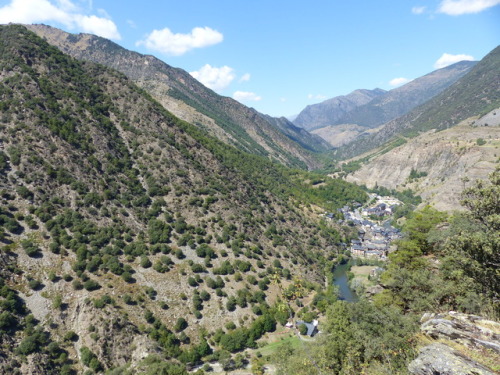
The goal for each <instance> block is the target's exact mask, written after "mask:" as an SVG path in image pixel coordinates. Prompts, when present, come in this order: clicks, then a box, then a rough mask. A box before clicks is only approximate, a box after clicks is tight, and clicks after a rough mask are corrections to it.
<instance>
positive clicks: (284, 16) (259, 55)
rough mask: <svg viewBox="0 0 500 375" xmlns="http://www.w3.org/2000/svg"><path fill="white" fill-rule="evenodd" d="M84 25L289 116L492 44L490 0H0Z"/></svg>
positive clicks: (497, 0) (11, 17)
mask: <svg viewBox="0 0 500 375" xmlns="http://www.w3.org/2000/svg"><path fill="white" fill-rule="evenodd" d="M9 22H21V23H45V24H48V25H52V26H55V27H59V28H61V29H64V30H66V31H69V32H74V33H77V32H89V33H93V34H98V35H101V36H104V37H107V38H109V39H112V40H114V41H115V42H117V43H118V44H120V45H122V46H123V47H125V48H128V49H131V50H134V51H138V52H141V53H145V54H152V55H154V56H156V57H158V58H160V59H161V60H163V61H165V62H166V63H168V64H169V65H172V66H175V67H179V68H182V69H184V70H186V71H188V72H190V73H192V74H193V76H194V77H196V78H197V79H198V80H200V81H201V82H203V83H205V84H206V85H207V86H209V87H211V88H212V89H214V90H215V91H217V92H218V93H220V94H221V95H225V96H231V97H234V98H235V99H237V100H240V101H241V102H242V103H244V104H246V105H248V106H250V107H254V108H256V109H257V110H259V111H260V112H263V113H266V114H270V115H273V116H290V115H294V114H297V113H299V112H300V111H301V110H302V109H303V108H304V107H305V106H307V105H309V104H314V103H318V102H321V101H323V100H325V99H327V98H331V97H334V96H338V95H345V94H348V93H349V92H351V91H353V90H355V89H359V88H366V89H373V88H376V87H380V88H383V89H386V90H388V89H391V88H393V87H396V85H398V84H403V83H404V82H406V81H407V80H410V79H413V78H417V77H420V76H422V75H424V74H427V73H429V72H431V71H433V70H435V69H436V68H438V67H442V66H445V65H446V64H449V63H451V62H455V61H458V60H460V59H472V58H473V59H475V60H480V59H481V58H483V57H484V56H485V55H486V54H487V53H488V52H490V51H491V50H492V49H493V48H495V47H496V46H497V45H498V44H499V40H500V0H390V1H389V0H376V1H374V0H365V1H358V0H343V1H340V0H311V1H308V2H305V1H295V0H288V1H282V0H267V1H264V0H252V1H244V0H231V1H229V0H176V1H170V0H164V1H147V0H145V1H141V2H139V1H116V0H114V1H112V0H0V23H9Z"/></svg>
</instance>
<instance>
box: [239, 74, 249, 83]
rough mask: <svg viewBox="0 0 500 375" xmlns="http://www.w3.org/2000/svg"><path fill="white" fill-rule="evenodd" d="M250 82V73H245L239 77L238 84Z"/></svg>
mask: <svg viewBox="0 0 500 375" xmlns="http://www.w3.org/2000/svg"><path fill="white" fill-rule="evenodd" d="M248 81H250V73H245V74H243V75H242V76H241V78H240V79H239V81H238V82H248Z"/></svg>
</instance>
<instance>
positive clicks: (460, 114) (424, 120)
mask: <svg viewBox="0 0 500 375" xmlns="http://www.w3.org/2000/svg"><path fill="white" fill-rule="evenodd" d="M498 106H500V47H497V48H495V49H494V50H493V51H491V52H490V53H489V54H488V55H486V56H485V57H484V58H483V59H482V60H481V61H480V62H479V63H477V64H476V65H475V66H474V67H473V68H472V69H471V70H470V71H469V72H468V73H467V74H466V75H465V76H463V77H462V78H461V79H459V80H458V81H457V82H455V83H454V84H453V85H452V86H450V87H449V88H447V89H446V90H444V91H443V92H442V93H441V94H439V95H437V96H435V97H434V98H432V99H431V100H429V101H427V102H426V103H424V104H422V105H421V106H419V107H417V108H415V109H414V110H412V111H411V112H409V113H408V114H406V115H404V116H401V117H399V118H397V119H395V120H392V121H389V122H388V123H387V124H385V125H384V126H382V127H380V128H379V129H378V131H377V133H376V134H371V135H370V136H366V137H364V136H360V137H359V138H358V139H356V140H354V141H353V142H351V143H349V144H347V145H345V146H343V147H341V148H339V149H338V150H336V152H335V157H336V158H337V159H347V158H350V157H353V156H355V155H360V154H362V153H364V152H367V151H369V150H373V149H376V148H377V147H380V146H381V145H383V144H385V143H386V142H389V141H391V140H394V139H396V138H397V137H398V136H401V135H402V136H405V137H414V136H416V135H418V134H419V133H422V132H426V131H429V130H431V129H436V130H443V129H447V128H450V127H452V126H455V125H457V124H459V123H460V122H461V121H463V120H465V119H467V118H469V117H472V116H482V115H484V114H486V113H488V112H490V111H491V110H493V109H494V108H498Z"/></svg>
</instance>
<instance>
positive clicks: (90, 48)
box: [26, 25, 325, 168]
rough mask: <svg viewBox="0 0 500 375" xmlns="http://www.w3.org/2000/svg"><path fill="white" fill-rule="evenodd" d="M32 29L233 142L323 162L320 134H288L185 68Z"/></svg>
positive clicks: (289, 158) (294, 162) (287, 159)
mask: <svg viewBox="0 0 500 375" xmlns="http://www.w3.org/2000/svg"><path fill="white" fill-rule="evenodd" d="M26 27H28V28H29V29H30V30H32V31H34V32H35V33H37V34H38V35H39V36H41V37H43V38H45V39H46V40H47V41H48V42H49V43H50V44H52V45H54V46H56V47H58V48H59V49H60V50H61V51H63V52H64V53H67V54H69V55H71V56H73V57H75V58H77V59H80V60H89V61H94V62H97V63H100V64H103V65H106V66H109V67H111V68H113V69H116V70H118V71H120V72H122V73H124V74H125V75H126V76H128V77H129V78H131V79H132V80H133V81H135V83H136V84H137V85H139V86H140V87H142V88H144V89H145V90H146V91H148V92H149V93H150V94H151V95H152V96H153V97H154V98H155V99H156V100H158V101H159V102H160V103H161V104H162V105H163V106H164V107H165V108H166V109H168V110H169V111H170V112H172V113H173V114H175V115H176V116H178V117H179V118H181V119H183V120H185V121H187V122H190V123H192V124H195V125H197V126H198V127H200V128H203V129H205V130H206V131H208V132H209V133H210V134H212V135H214V136H216V137H217V138H219V139H221V140H223V141H224V142H226V143H228V144H231V145H234V146H236V147H238V148H240V149H241V150H243V151H246V152H250V153H253V154H257V155H262V156H266V157H268V158H270V159H272V160H277V161H279V162H281V163H283V164H285V165H289V166H301V167H309V168H312V167H315V166H318V165H319V163H318V162H317V161H316V159H315V158H314V156H313V155H312V154H311V152H310V151H309V150H314V151H324V150H325V148H324V147H323V146H324V145H322V144H321V143H318V142H317V139H316V137H314V136H310V137H309V136H308V134H307V133H303V132H302V133H301V134H294V132H293V129H288V131H287V135H285V134H283V133H282V132H281V131H280V130H279V129H278V128H276V127H274V126H273V125H272V124H270V123H269V121H267V120H266V118H265V117H264V116H262V115H261V114H260V113H259V112H257V111H256V110H254V109H252V108H248V107H246V106H244V105H242V104H240V103H239V102H237V101H235V100H233V99H232V98H228V97H223V96H220V95H218V94H216V93H215V92H214V91H212V90H210V89H208V88H207V87H205V86H204V85H202V84H201V83H200V82H199V81H197V80H196V79H194V78H193V77H192V76H191V75H190V74H189V73H188V72H186V71H184V70H182V69H179V68H173V67H171V66H169V65H168V64H166V63H164V62H163V61H161V60H159V59H157V58H155V57H153V56H150V55H142V54H139V53H137V52H133V51H129V50H127V49H125V48H122V47H121V46H119V45H118V44H116V43H113V42H111V41H110V40H107V39H104V38H101V37H98V36H95V35H89V34H69V33H66V32H64V31H62V30H59V29H57V28H53V27H50V26H45V25H26ZM308 137H309V139H308ZM296 138H300V139H301V141H302V144H304V145H306V148H307V149H308V150H306V149H304V148H302V147H300V146H299V144H297V143H296V142H294V141H293V139H296Z"/></svg>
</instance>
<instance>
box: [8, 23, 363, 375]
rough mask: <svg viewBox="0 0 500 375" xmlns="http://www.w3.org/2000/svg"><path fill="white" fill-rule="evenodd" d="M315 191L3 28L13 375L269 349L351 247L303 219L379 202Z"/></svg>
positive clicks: (330, 188) (172, 365)
mask: <svg viewBox="0 0 500 375" xmlns="http://www.w3.org/2000/svg"><path fill="white" fill-rule="evenodd" d="M307 180H311V178H310V177H308V176H307V175H306V174H305V172H297V171H289V170H287V169H285V168H284V167H280V166H277V165H276V164H274V163H271V162H270V161H268V160H266V159H265V158H262V157H258V156H254V155H250V154H246V153H243V152H241V151H238V150H237V149H235V148H233V147H230V146H228V145H226V144H224V143H222V142H219V141H218V140H216V139H214V138H211V137H208V136H207V135H206V133H205V132H203V131H201V130H199V129H198V128H196V127H194V126H192V125H190V124H188V123H185V122H183V121H181V120H179V119H177V118H176V117H174V116H173V115H171V114H170V113H168V112H167V111H166V110H165V109H164V108H163V107H162V106H161V105H160V104H158V103H157V102H156V101H154V100H153V99H152V98H151V96H150V95H148V94H147V93H146V92H145V91H143V90H142V89H140V88H138V87H137V86H136V85H135V84H134V83H132V82H131V81H130V80H129V79H127V77H125V76H124V75H123V74H122V73H119V72H117V71H114V70H111V69H109V68H106V67H104V66H103V65H98V64H94V63H91V62H79V61H77V60H75V59H73V58H71V57H69V56H67V55H64V54H63V53H61V52H60V51H59V50H58V49H56V48H55V47H52V46H50V45H49V44H47V43H46V42H44V41H43V40H42V39H41V38H39V37H38V36H36V35H35V34H33V33H31V32H29V31H28V30H27V29H26V28H24V27H22V26H15V25H12V26H2V27H0V192H1V199H2V202H3V203H2V205H1V207H0V225H1V226H0V241H1V244H2V252H1V253H0V262H1V264H2V267H1V268H0V297H1V298H0V337H1V340H2V342H3V343H5V345H4V346H3V350H2V359H1V360H0V372H1V373H14V372H15V371H20V373H22V374H72V373H74V371H73V370H78V372H79V373H83V372H84V371H86V370H87V369H92V370H94V371H96V372H99V371H102V370H107V369H112V368H114V369H116V371H117V373H124V371H125V369H129V370H131V371H132V370H133V371H132V373H135V372H139V373H141V372H140V371H139V369H141V368H144V369H146V370H144V371H150V372H149V373H174V372H175V373H176V374H185V373H186V369H185V366H186V364H187V365H193V364H194V363H200V360H201V358H202V357H205V356H207V355H209V354H210V353H211V352H212V350H213V349H220V348H222V349H224V350H226V352H225V353H227V354H228V355H229V353H228V352H227V351H231V352H232V351H235V350H238V348H239V347H240V346H253V345H255V340H257V339H258V338H259V337H260V336H261V335H262V334H263V333H264V332H266V331H269V330H273V329H274V327H275V325H276V321H277V320H278V321H282V320H283V316H282V315H283V314H281V315H280V311H283V310H282V309H281V308H280V306H281V305H280V303H281V302H280V300H279V297H280V296H281V295H282V294H281V293H282V291H283V293H285V291H289V290H291V289H293V288H295V286H294V285H297V284H293V285H292V286H291V287H289V286H290V284H291V280H295V281H296V282H300V285H302V286H303V290H304V292H303V294H301V295H302V296H307V295H310V293H311V290H312V288H313V287H314V286H315V285H317V284H316V283H323V281H324V278H323V277H324V275H323V270H324V268H325V266H327V265H328V264H329V263H328V262H329V261H330V259H331V258H332V257H333V256H334V254H336V253H337V252H336V251H331V250H334V249H335V247H334V244H336V243H339V242H341V241H342V240H345V239H344V234H343V232H342V229H341V228H335V227H332V226H329V225H327V224H326V223H324V222H319V221H318V219H317V216H316V215H315V214H314V213H313V211H312V209H308V210H305V209H304V207H305V206H306V205H309V204H315V205H318V204H321V202H323V203H325V204H329V205H330V207H329V209H331V210H333V209H334V208H335V207H338V206H339V205H344V204H346V203H349V202H352V201H354V200H357V201H363V200H364V199H366V197H365V194H364V193H363V192H362V191H360V190H359V189H358V188H356V187H355V186H352V185H350V184H348V183H346V182H343V181H335V180H329V181H327V182H326V183H324V184H322V186H321V187H315V188H312V183H311V182H306V181H307ZM272 280H274V281H272ZM290 288H291V289H290ZM297 306H298V305H297ZM280 316H281V318H280ZM287 317H288V314H285V316H284V319H285V320H286V318H287ZM229 322H231V324H232V325H227V324H228V323H229ZM233 322H234V323H236V325H237V326H239V327H240V328H237V329H235V328H236V327H235V326H234V324H233ZM227 327H230V328H227ZM216 330H218V331H217V334H215V333H216ZM236 336H237V337H239V339H238V340H239V341H237V342H236V341H235V340H236ZM242 338H244V340H243V341H241V340H242ZM151 355H155V357H151ZM145 357H148V358H147V359H145ZM165 360H167V361H165Z"/></svg>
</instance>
